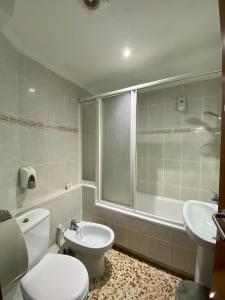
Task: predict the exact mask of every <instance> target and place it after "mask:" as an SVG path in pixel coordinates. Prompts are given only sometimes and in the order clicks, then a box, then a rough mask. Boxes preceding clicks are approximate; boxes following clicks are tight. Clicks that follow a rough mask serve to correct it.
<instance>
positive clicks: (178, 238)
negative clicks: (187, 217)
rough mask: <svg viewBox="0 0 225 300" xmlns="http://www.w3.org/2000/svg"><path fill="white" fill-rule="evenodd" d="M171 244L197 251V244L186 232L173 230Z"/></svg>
mask: <svg viewBox="0 0 225 300" xmlns="http://www.w3.org/2000/svg"><path fill="white" fill-rule="evenodd" d="M171 243H172V244H175V245H176V246H179V247H183V248H187V249H190V250H192V251H195V250H196V243H195V242H194V241H193V240H192V239H191V238H190V237H189V236H188V235H187V233H186V232H185V231H180V230H175V229H173V230H171Z"/></svg>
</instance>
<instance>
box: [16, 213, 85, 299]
mask: <svg viewBox="0 0 225 300" xmlns="http://www.w3.org/2000/svg"><path fill="white" fill-rule="evenodd" d="M49 215H50V213H49V211H48V210H46V209H41V208H39V209H34V210H32V211H29V212H27V213H25V214H23V215H20V216H19V217H17V218H16V220H17V223H18V224H19V226H20V229H21V231H22V234H23V237H24V240H25V244H26V248H27V253H28V272H27V273H26V274H25V275H24V277H23V278H22V279H21V281H20V285H21V291H22V295H23V298H24V300H33V299H35V300H84V299H86V298H87V296H88V288H89V277H88V272H87V269H86V268H85V266H84V265H83V263H82V262H80V261H79V260H78V259H76V258H75V257H71V256H68V255H61V254H46V252H47V249H48V243H49V218H50V217H49Z"/></svg>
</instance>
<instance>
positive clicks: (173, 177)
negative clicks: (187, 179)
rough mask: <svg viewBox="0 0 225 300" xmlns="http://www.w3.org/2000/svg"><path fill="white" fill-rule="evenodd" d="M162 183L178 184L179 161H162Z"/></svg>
mask: <svg viewBox="0 0 225 300" xmlns="http://www.w3.org/2000/svg"><path fill="white" fill-rule="evenodd" d="M164 183H165V184H166V185H176V186H179V185H180V161H178V160H177V161H175V160H165V161H164Z"/></svg>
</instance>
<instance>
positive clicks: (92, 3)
mask: <svg viewBox="0 0 225 300" xmlns="http://www.w3.org/2000/svg"><path fill="white" fill-rule="evenodd" d="M83 1H84V4H85V6H86V7H87V8H88V9H91V10H94V9H97V8H99V5H100V0H83Z"/></svg>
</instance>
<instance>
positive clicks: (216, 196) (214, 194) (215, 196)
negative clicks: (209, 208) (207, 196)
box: [211, 191, 219, 202]
mask: <svg viewBox="0 0 225 300" xmlns="http://www.w3.org/2000/svg"><path fill="white" fill-rule="evenodd" d="M211 200H212V201H215V202H219V194H217V193H216V192H214V191H212V197H211Z"/></svg>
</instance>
